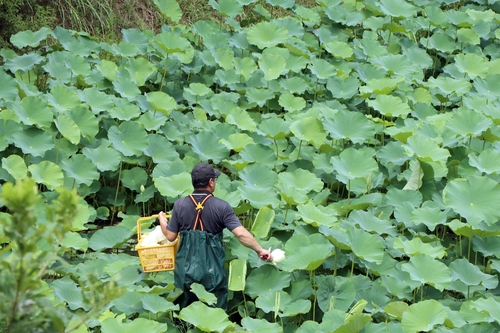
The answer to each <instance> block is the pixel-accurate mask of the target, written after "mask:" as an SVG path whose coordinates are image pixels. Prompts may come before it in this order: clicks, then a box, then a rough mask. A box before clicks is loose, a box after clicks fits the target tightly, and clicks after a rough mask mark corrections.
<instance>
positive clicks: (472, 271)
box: [449, 258, 498, 288]
mask: <svg viewBox="0 0 500 333" xmlns="http://www.w3.org/2000/svg"><path fill="white" fill-rule="evenodd" d="M449 267H450V270H451V276H452V277H453V280H458V281H460V282H463V283H464V284H465V285H467V286H478V285H481V284H483V285H484V281H486V280H488V279H490V278H492V277H494V276H492V275H488V274H484V273H483V272H481V270H480V269H479V267H477V266H476V265H473V264H472V263H470V262H469V261H468V260H467V259H464V258H461V259H455V260H454V261H453V262H452V263H450V266H449ZM495 280H496V284H498V278H497V277H495ZM488 287H489V286H488ZM495 287H496V285H494V286H493V288H495Z"/></svg>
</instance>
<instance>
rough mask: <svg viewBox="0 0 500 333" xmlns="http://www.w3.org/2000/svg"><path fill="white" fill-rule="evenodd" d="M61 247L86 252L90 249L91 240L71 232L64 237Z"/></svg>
mask: <svg viewBox="0 0 500 333" xmlns="http://www.w3.org/2000/svg"><path fill="white" fill-rule="evenodd" d="M61 246H63V247H65V248H68V249H70V248H71V249H75V250H77V251H83V252H85V251H87V249H88V247H89V240H88V239H87V238H84V237H82V236H81V235H80V233H78V232H73V231H70V232H67V233H66V235H64V238H63V240H62V241H61Z"/></svg>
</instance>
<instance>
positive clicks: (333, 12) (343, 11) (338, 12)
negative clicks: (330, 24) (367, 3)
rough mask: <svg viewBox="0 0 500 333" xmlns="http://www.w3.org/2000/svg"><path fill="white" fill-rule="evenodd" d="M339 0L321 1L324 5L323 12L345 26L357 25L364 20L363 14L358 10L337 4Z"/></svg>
mask: <svg viewBox="0 0 500 333" xmlns="http://www.w3.org/2000/svg"><path fill="white" fill-rule="evenodd" d="M340 2H341V1H337V0H329V1H321V2H320V3H322V5H324V6H326V8H324V9H325V14H326V15H328V17H329V18H330V19H331V20H332V21H334V22H337V23H342V24H344V25H346V26H350V27H352V26H357V25H358V24H361V23H362V22H363V20H364V15H363V14H362V13H360V12H358V11H353V10H351V9H350V8H349V9H348V8H346V7H345V6H338V4H339V3H340Z"/></svg>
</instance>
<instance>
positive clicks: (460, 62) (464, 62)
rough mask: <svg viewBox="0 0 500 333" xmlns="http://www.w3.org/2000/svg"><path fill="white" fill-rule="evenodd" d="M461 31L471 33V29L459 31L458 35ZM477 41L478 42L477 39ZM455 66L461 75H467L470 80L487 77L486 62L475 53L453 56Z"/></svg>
mask: <svg viewBox="0 0 500 333" xmlns="http://www.w3.org/2000/svg"><path fill="white" fill-rule="evenodd" d="M463 30H470V31H473V30H471V29H460V30H459V33H460V31H463ZM474 33H475V32H474ZM476 37H477V34H476ZM459 39H460V34H459ZM477 40H478V41H479V37H478V38H477ZM455 66H457V69H458V70H459V71H460V72H461V73H464V74H467V75H468V76H469V78H470V79H471V80H474V79H475V78H477V77H481V78H485V77H486V76H487V75H488V61H487V60H486V58H485V57H484V56H480V55H477V54H475V53H467V54H457V55H456V56H455Z"/></svg>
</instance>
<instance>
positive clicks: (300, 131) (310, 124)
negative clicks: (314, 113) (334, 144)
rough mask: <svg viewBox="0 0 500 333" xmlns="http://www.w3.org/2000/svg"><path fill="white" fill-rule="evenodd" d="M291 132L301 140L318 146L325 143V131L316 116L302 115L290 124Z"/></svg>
mask: <svg viewBox="0 0 500 333" xmlns="http://www.w3.org/2000/svg"><path fill="white" fill-rule="evenodd" d="M290 130H291V131H292V133H293V134H294V135H295V136H296V137H297V138H298V139H299V140H301V141H306V142H308V143H310V144H312V145H313V146H314V147H316V148H319V147H321V146H322V145H323V144H325V143H326V131H325V129H324V128H323V124H322V122H321V121H320V120H319V119H318V118H316V117H303V118H300V119H297V120H296V121H294V122H293V123H292V124H291V125H290Z"/></svg>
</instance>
